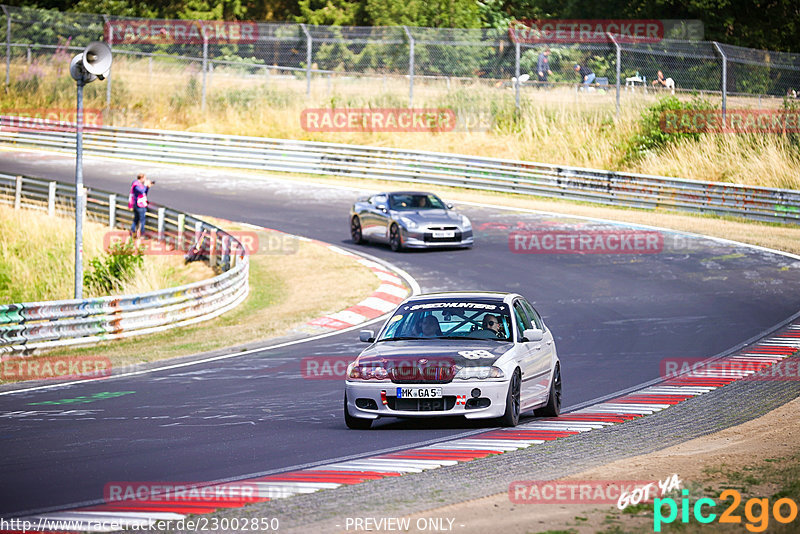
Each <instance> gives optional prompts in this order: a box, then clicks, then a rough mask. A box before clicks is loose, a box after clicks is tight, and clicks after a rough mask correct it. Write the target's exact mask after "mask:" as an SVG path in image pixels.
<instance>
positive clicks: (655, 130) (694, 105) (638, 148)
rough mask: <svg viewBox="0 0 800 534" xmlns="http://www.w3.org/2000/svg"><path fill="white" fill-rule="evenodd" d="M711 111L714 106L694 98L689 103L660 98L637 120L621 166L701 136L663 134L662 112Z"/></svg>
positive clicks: (684, 133)
mask: <svg viewBox="0 0 800 534" xmlns="http://www.w3.org/2000/svg"><path fill="white" fill-rule="evenodd" d="M713 109H716V106H714V105H713V104H712V103H711V102H709V101H707V100H703V99H701V98H695V99H693V100H691V101H689V102H682V101H680V100H678V99H677V98H675V97H674V96H668V97H666V98H662V99H661V100H659V101H658V102H657V103H656V104H654V105H652V106H650V107H648V108H647V109H645V110H644V111H642V115H641V118H640V119H639V131H638V132H637V133H635V134H634V135H633V136H632V137H631V139H630V140H629V141H628V146H627V148H626V150H625V155H624V156H623V161H622V164H623V165H624V164H627V163H630V162H632V161H635V160H637V159H640V158H642V157H643V156H645V155H646V154H648V153H649V152H653V151H657V150H659V149H662V148H664V147H665V146H667V145H668V144H669V143H674V142H677V141H680V140H683V139H691V140H695V141H696V140H698V139H700V136H701V135H703V134H702V133H699V132H673V133H670V132H665V131H664V130H662V129H661V116H662V114H663V113H664V112H666V111H682V110H713Z"/></svg>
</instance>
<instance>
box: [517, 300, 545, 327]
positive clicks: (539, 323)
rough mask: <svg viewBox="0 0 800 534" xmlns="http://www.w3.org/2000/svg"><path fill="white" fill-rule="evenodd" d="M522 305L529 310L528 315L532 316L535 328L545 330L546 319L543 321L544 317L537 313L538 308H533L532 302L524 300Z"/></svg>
mask: <svg viewBox="0 0 800 534" xmlns="http://www.w3.org/2000/svg"><path fill="white" fill-rule="evenodd" d="M522 307H523V308H525V311H526V312H528V317H530V318H531V322H532V323H533V324H534V325H535V328H538V329H539V330H544V329H545V328H544V321H542V318H541V317H540V316H539V314H538V313H536V310H535V309H534V308H533V306H531V304H530V302H528V301H527V300H523V301H522Z"/></svg>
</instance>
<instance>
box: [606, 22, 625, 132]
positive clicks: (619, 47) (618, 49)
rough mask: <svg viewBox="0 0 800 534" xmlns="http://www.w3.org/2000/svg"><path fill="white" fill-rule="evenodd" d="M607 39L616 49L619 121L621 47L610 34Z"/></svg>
mask: <svg viewBox="0 0 800 534" xmlns="http://www.w3.org/2000/svg"><path fill="white" fill-rule="evenodd" d="M608 38H609V39H611V42H612V43H614V47H616V49H617V119H619V89H620V87H619V79H620V76H622V47H621V46H619V43H618V42H617V40H616V39H614V36H613V35H612V34H611V33H608Z"/></svg>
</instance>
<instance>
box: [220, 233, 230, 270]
mask: <svg viewBox="0 0 800 534" xmlns="http://www.w3.org/2000/svg"><path fill="white" fill-rule="evenodd" d="M229 248H230V236H227V235H226V236H223V237H222V258H221V259H222V262H221V263H222V270H223V271H227V270H228V264H229V262H230V252H229V250H228V249H229Z"/></svg>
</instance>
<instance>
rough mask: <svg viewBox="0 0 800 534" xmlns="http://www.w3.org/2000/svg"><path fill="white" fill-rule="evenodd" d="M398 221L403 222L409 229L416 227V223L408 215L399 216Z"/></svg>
mask: <svg viewBox="0 0 800 534" xmlns="http://www.w3.org/2000/svg"><path fill="white" fill-rule="evenodd" d="M400 222H401V223H403V224H404V225H405V227H406V228H408V229H409V230H412V229H414V228H416V227H417V223H416V222H415V221H414V219H411V218H409V217H400Z"/></svg>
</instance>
